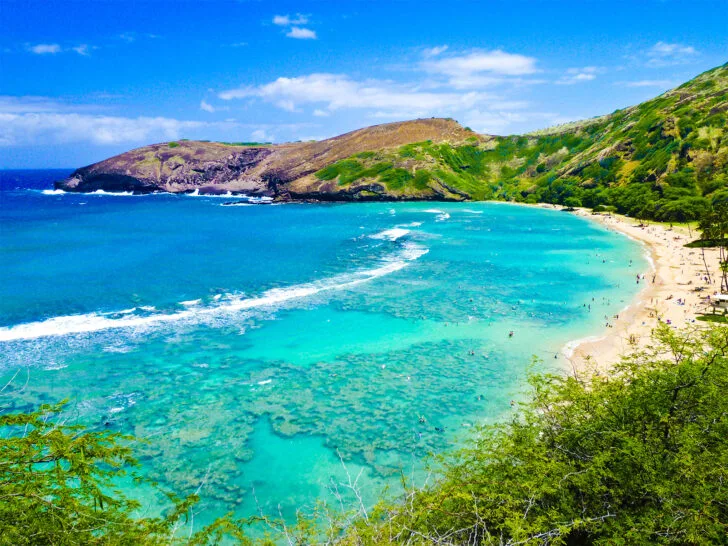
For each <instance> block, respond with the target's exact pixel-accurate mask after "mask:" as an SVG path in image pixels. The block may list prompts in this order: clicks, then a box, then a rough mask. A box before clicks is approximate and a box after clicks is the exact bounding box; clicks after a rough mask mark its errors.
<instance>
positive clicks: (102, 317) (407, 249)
mask: <svg viewBox="0 0 728 546" xmlns="http://www.w3.org/2000/svg"><path fill="white" fill-rule="evenodd" d="M427 252H429V249H427V248H425V247H422V246H420V245H417V244H415V243H405V244H404V245H403V246H402V248H401V249H400V250H399V252H397V253H394V254H392V255H390V256H387V257H385V258H384V259H382V260H381V262H380V263H379V264H378V265H377V266H376V267H373V268H371V269H362V270H359V271H355V272H352V273H342V274H340V275H335V276H333V277H330V278H328V279H322V280H319V281H314V282H311V283H305V284H300V285H293V286H290V287H288V288H272V289H270V290H266V291H265V292H263V293H262V294H261V295H260V296H254V297H250V298H246V297H243V296H237V295H228V296H227V297H226V298H224V299H220V300H219V301H216V302H215V303H213V304H211V305H209V306H198V307H192V308H187V309H184V310H180V311H177V312H173V313H153V314H139V313H138V312H134V313H128V314H121V315H120V314H119V313H118V312H117V313H85V314H79V315H65V316H58V317H52V318H49V319H45V320H41V321H36V322H28V323H23V324H16V325H13V326H4V327H0V342H8V341H17V340H22V339H37V338H43V337H54V336H65V335H73V334H87V333H92V332H99V331H103V330H111V329H119V328H148V327H153V326H157V325H159V324H164V323H173V322H182V321H194V322H197V321H200V320H201V319H203V318H204V317H209V316H211V315H219V314H223V313H235V312H239V311H244V310H250V309H259V308H269V309H270V308H275V307H277V306H280V305H282V304H286V303H289V302H292V301H295V300H299V299H303V298H307V297H310V296H313V295H316V294H319V293H322V292H331V291H336V290H345V289H347V288H351V287H354V286H357V285H359V284H362V283H366V282H370V281H372V280H374V279H377V278H379V277H382V276H384V275H389V274H391V273H394V272H396V271H399V270H401V269H403V268H405V267H407V266H408V265H409V264H410V263H411V262H413V261H414V260H417V259H418V258H420V257H422V256H424V255H425V254H427ZM139 310H144V311H148V310H154V308H153V307H147V306H145V307H140V308H139ZM114 317H116V318H114Z"/></svg>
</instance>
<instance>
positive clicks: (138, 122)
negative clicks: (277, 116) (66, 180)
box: [0, 96, 318, 147]
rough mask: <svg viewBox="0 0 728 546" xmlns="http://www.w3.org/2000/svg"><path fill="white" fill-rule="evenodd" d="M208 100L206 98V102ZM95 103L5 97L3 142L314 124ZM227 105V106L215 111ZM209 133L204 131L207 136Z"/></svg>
mask: <svg viewBox="0 0 728 546" xmlns="http://www.w3.org/2000/svg"><path fill="white" fill-rule="evenodd" d="M203 102H204V101H203ZM98 110H99V107H98V106H96V105H84V104H69V103H65V102H61V101H58V100H54V99H51V98H48V97H35V96H0V147H12V146H28V145H33V146H36V145H40V146H48V145H54V144H68V143H74V142H82V143H86V144H92V145H111V144H147V143H149V142H154V141H157V142H159V141H164V140H176V139H179V138H182V137H193V136H194V135H199V138H206V136H207V135H209V134H210V133H218V134H220V133H221V134H225V135H228V138H230V139H234V140H239V139H241V138H245V137H243V135H247V134H249V133H248V131H250V130H265V131H267V135H266V136H268V137H269V138H265V139H262V140H266V141H268V140H274V135H275V134H276V133H277V132H278V131H284V132H287V133H289V134H290V133H293V134H295V133H297V132H299V131H301V130H306V131H310V130H311V128H315V127H318V125H317V124H314V123H288V124H285V123H283V124H278V125H274V124H254V125H253V124H249V123H240V122H238V121H236V120H235V119H226V120H224V121H196V120H184V119H174V118H168V117H162V116H156V117H150V116H138V117H128V116H114V115H107V114H105V113H99V112H98ZM219 110H223V109H222V108H219V109H216V111H219ZM203 135H205V136H203Z"/></svg>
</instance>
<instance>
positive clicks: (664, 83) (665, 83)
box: [619, 80, 675, 88]
mask: <svg viewBox="0 0 728 546" xmlns="http://www.w3.org/2000/svg"><path fill="white" fill-rule="evenodd" d="M619 85H624V86H625V87H662V88H668V87H672V86H673V85H675V83H674V82H672V81H670V80H637V81H633V82H619Z"/></svg>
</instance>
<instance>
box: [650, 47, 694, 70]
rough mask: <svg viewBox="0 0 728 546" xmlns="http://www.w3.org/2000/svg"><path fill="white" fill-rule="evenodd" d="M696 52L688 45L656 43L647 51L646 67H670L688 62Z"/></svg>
mask: <svg viewBox="0 0 728 546" xmlns="http://www.w3.org/2000/svg"><path fill="white" fill-rule="evenodd" d="M696 55H698V51H697V50H696V49H695V48H694V47H693V46H689V45H684V44H678V43H668V42H657V43H656V44H655V45H653V46H652V47H651V48H650V49H648V50H647V52H646V56H647V65H648V66H654V67H661V66H672V65H677V64H685V63H688V62H690V61H691V60H692V59H693V58H694V57H695V56H696Z"/></svg>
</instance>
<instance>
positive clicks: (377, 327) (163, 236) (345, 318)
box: [0, 173, 644, 522]
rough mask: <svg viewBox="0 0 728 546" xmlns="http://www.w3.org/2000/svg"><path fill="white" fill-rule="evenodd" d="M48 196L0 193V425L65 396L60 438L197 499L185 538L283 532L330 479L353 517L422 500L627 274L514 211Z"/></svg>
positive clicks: (615, 299) (621, 244) (575, 225)
mask: <svg viewBox="0 0 728 546" xmlns="http://www.w3.org/2000/svg"><path fill="white" fill-rule="evenodd" d="M50 177H51V174H49V173H35V174H33V173H30V174H29V173H25V174H24V175H22V176H16V177H15V178H13V183H9V182H8V177H7V176H6V180H5V183H4V185H3V190H2V193H1V194H0V196H1V201H0V203H1V204H2V207H1V209H0V255H1V256H2V259H1V260H0V276H1V278H2V279H3V282H2V283H0V376H1V377H0V380H2V381H3V384H4V383H5V381H7V380H8V379H9V378H10V377H11V376H12V375H13V374H14V373H15V372H16V371H17V370H18V368H26V367H27V369H28V370H29V378H28V379H27V385H26V386H25V389H24V390H22V391H20V390H18V391H16V392H15V394H14V395H13V396H11V397H8V398H9V400H10V401H9V402H8V403H7V404H6V405H5V407H4V410H5V411H12V410H17V409H29V408H30V407H32V406H33V405H35V404H38V403H40V402H53V401H57V400H59V399H62V398H69V399H70V400H71V403H70V404H69V407H68V413H69V415H70V416H71V417H72V418H73V419H74V420H76V421H80V422H83V423H86V424H88V425H89V426H91V427H95V428H99V429H104V428H106V429H111V430H118V431H121V432H125V433H132V434H135V435H136V436H138V437H141V438H146V439H149V440H150V443H149V444H148V445H144V444H140V445H139V446H138V451H137V452H138V454H139V456H140V459H141V462H142V465H143V467H142V468H143V472H144V473H145V474H146V475H147V476H149V477H152V478H154V479H155V480H157V481H159V483H160V484H161V485H162V486H163V487H165V488H168V489H172V490H174V491H177V492H178V493H180V494H184V493H191V492H194V491H195V490H197V488H198V487H200V485H201V484H202V487H201V489H200V493H201V496H202V503H201V505H200V507H199V508H200V511H201V513H200V514H198V516H197V521H202V522H204V521H209V520H210V519H212V518H214V517H215V516H218V515H221V514H223V513H225V512H227V511H229V510H233V511H235V512H236V514H238V515H241V516H244V515H250V514H252V513H254V512H256V511H257V510H258V507H260V508H262V509H263V510H264V511H266V512H269V513H273V514H275V515H277V514H278V510H279V507H280V512H281V513H282V514H283V515H284V516H285V517H289V518H291V517H293V515H294V513H295V510H296V509H297V508H301V507H306V506H308V507H310V506H312V505H313V503H314V502H315V500H316V499H324V500H328V501H331V500H332V499H333V496H332V494H331V491H330V490H331V488H332V486H338V487H339V488H341V486H340V485H339V484H340V483H341V482H342V481H343V482H346V481H347V479H348V478H347V471H348V473H349V475H350V476H351V477H352V479H355V478H356V477H357V476H358V477H359V482H358V483H359V485H361V487H362V490H363V492H364V494H365V499H366V501H367V502H371V500H373V499H374V498H375V497H376V494H377V493H378V491H379V490H381V488H383V487H384V486H387V485H391V486H396V484H397V483H398V481H399V475H400V473H401V472H402V471H404V472H405V473H406V474H407V475H411V476H414V478H415V480H417V479H421V470H422V468H423V462H424V461H425V459H426V457H427V456H428V454H431V453H441V452H443V451H445V450H447V449H449V448H451V447H453V446H456V445H458V443H459V442H460V441H462V437H463V434H464V433H466V432H467V430H468V429H469V428H470V427H471V426H472V425H473V424H475V423H477V422H482V421H487V420H493V419H497V418H498V417H499V416H503V415H504V414H506V413H507V412H508V411H509V410H510V407H511V405H510V402H511V401H512V400H514V399H516V398H518V397H519V396H520V395H521V393H522V392H523V388H524V384H525V379H526V374H527V372H528V370H529V367H530V364H531V359H532V356H533V355H535V356H537V357H539V358H541V359H542V360H543V363H541V364H539V365H537V369H545V368H547V367H549V368H551V369H553V368H554V367H563V366H565V360H564V357H563V355H561V354H560V351H561V349H562V347H563V346H564V344H565V343H566V342H568V341H570V340H573V339H576V338H581V337H585V336H588V335H595V334H599V333H600V332H602V331H603V330H604V323H605V315H607V316H611V315H613V314H614V313H618V312H619V311H620V310H621V309H622V308H623V307H624V306H626V305H627V304H628V303H629V302H630V300H631V299H632V298H633V296H634V295H635V294H636V292H637V289H638V288H639V286H637V285H636V284H635V282H634V274H635V273H636V272H637V271H641V270H642V269H644V267H643V264H644V258H643V255H642V254H643V251H642V249H641V247H640V246H639V245H637V244H636V243H634V242H632V241H630V240H628V239H626V238H624V237H622V236H619V235H616V234H614V233H611V232H608V231H606V230H604V229H603V228H601V227H600V226H598V225H596V224H593V223H591V222H589V221H587V220H584V219H581V218H578V217H575V216H573V215H570V214H567V213H562V212H556V211H549V210H541V209H537V208H526V207H518V206H513V205H506V204H488V203H468V204H449V203H437V204H433V203H395V204H390V203H385V204H342V205H333V204H328V205H310V204H309V205H303V204H287V205H250V206H221V204H222V203H223V202H226V201H229V199H225V198H212V197H191V196H170V195H151V196H144V197H137V196H110V195H71V194H51V193H50V192H48V191H46V192H45V193H44V192H43V191H42V190H43V189H44V188H47V187H48V180H49V178H50ZM29 188H30V189H29ZM630 261H631V262H632V265H631V264H630ZM511 331H512V332H513V336H512V337H510V336H509V332H511ZM555 357H556V358H555ZM21 376H22V380H16V382H15V385H16V386H17V387H21V386H23V384H25V382H26V375H25V372H23V374H21ZM332 484H333V485H332ZM347 498H348V497H347ZM145 501H146V502H148V503H149V504H151V505H154V502H155V499H154V498H152V497H149V498H146V499H145Z"/></svg>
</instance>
